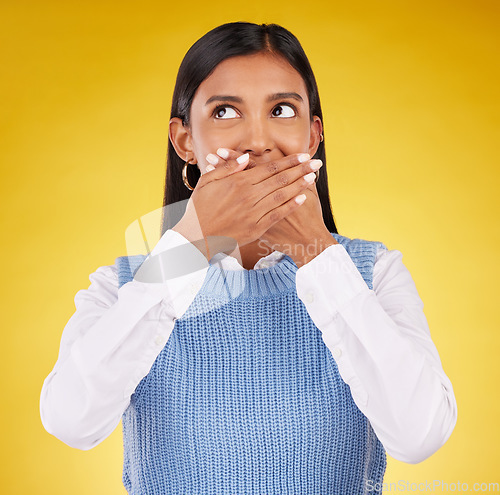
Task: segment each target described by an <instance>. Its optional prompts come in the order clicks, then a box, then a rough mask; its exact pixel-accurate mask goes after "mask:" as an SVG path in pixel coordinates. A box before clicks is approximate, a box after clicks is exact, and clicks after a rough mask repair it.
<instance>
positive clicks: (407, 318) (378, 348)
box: [296, 244, 457, 463]
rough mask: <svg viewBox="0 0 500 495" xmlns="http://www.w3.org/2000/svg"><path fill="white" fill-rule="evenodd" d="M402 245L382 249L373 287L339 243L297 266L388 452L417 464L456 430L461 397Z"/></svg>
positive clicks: (307, 300) (316, 315) (312, 309)
mask: <svg viewBox="0 0 500 495" xmlns="http://www.w3.org/2000/svg"><path fill="white" fill-rule="evenodd" d="M401 258H402V254H401V253H400V252H399V251H397V250H392V251H386V250H383V249H380V250H379V251H378V253H377V258H376V262H375V267H374V278H373V288H374V290H370V289H368V287H367V285H366V283H365V282H364V280H363V278H362V277H361V275H360V273H359V271H358V270H357V268H356V266H355V264H354V263H353V261H352V260H351V258H350V256H349V255H348V254H347V251H346V250H345V248H344V247H343V246H342V245H340V244H337V245H334V246H330V247H328V248H327V249H325V250H324V251H323V252H321V253H320V254H319V255H318V256H316V257H315V258H314V259H312V260H311V261H309V262H308V263H307V264H305V265H303V266H301V268H299V270H298V271H297V282H296V283H297V293H298V295H299V297H300V299H301V300H302V301H303V302H304V304H305V305H306V308H307V310H308V312H309V314H310V316H311V318H312V320H313V321H314V323H315V324H316V326H317V327H318V328H319V329H320V330H321V332H322V334H323V341H324V342H325V345H327V347H328V348H329V349H330V351H331V352H332V355H333V357H334V359H335V360H336V362H337V366H338V369H339V372H340V375H341V376H342V378H343V380H344V381H345V382H346V383H347V384H348V385H349V387H350V389H351V393H352V397H353V399H354V401H355V402H356V405H357V406H358V407H359V409H360V410H361V412H363V414H364V415H365V416H366V417H367V418H368V419H369V420H370V423H371V425H372V427H373V429H374V431H375V433H376V434H377V436H378V438H379V439H380V441H381V442H382V444H383V445H384V448H385V449H386V451H387V452H388V453H389V454H390V455H391V456H392V457H394V458H395V459H398V460H400V461H403V462H407V463H418V462H421V461H423V460H424V459H426V458H427V457H429V456H430V455H432V454H433V453H434V452H436V451H437V450H438V449H439V448H440V447H441V446H442V445H443V444H444V443H445V442H446V441H447V440H448V438H449V437H450V435H451V433H452V431H453V429H454V427H455V424H456V420H457V404H456V401H455V396H454V393H453V387H452V385H451V382H450V380H449V379H448V377H447V376H446V374H445V373H444V371H443V368H442V365H441V361H440V358H439V354H438V351H437V349H436V347H435V345H434V343H433V342H432V339H431V336H430V332H429V327H428V324H427V320H426V317H425V315H424V313H423V303H422V301H421V299H420V297H419V295H418V292H417V290H416V287H415V284H414V282H413V280H412V278H411V276H410V273H409V272H408V270H407V268H406V267H405V266H404V264H403V262H402V261H401Z"/></svg>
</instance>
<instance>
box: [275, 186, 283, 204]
mask: <svg viewBox="0 0 500 495" xmlns="http://www.w3.org/2000/svg"><path fill="white" fill-rule="evenodd" d="M273 200H274V201H276V202H277V203H280V204H281V203H283V201H284V194H283V191H282V190H281V189H278V190H277V191H275V192H274V193H273Z"/></svg>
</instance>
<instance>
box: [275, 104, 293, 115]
mask: <svg viewBox="0 0 500 495" xmlns="http://www.w3.org/2000/svg"><path fill="white" fill-rule="evenodd" d="M272 114H273V117H281V118H290V117H295V109H294V108H293V107H292V106H291V105H285V104H280V105H277V106H275V107H274V109H273V111H272Z"/></svg>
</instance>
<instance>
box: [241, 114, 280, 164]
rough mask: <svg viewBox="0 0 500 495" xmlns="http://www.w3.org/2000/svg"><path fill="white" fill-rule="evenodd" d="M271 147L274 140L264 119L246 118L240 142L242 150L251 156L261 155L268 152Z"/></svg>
mask: <svg viewBox="0 0 500 495" xmlns="http://www.w3.org/2000/svg"><path fill="white" fill-rule="evenodd" d="M273 148H274V140H273V137H272V133H271V131H270V129H269V127H268V125H267V122H266V119H265V118H264V119H262V118H255V119H248V121H247V125H246V126H245V129H244V130H243V138H242V142H241V149H243V150H244V151H243V152H244V153H249V154H250V155H251V156H252V155H254V156H262V155H265V154H266V153H270V152H271V151H272V150H273Z"/></svg>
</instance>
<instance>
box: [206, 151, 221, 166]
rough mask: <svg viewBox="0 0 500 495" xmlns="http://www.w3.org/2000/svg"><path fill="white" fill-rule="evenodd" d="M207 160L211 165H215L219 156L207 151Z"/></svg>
mask: <svg viewBox="0 0 500 495" xmlns="http://www.w3.org/2000/svg"><path fill="white" fill-rule="evenodd" d="M207 162H208V163H211V164H212V165H217V164H218V163H219V157H218V156H217V155H214V154H213V153H209V154H208V155H207Z"/></svg>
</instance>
